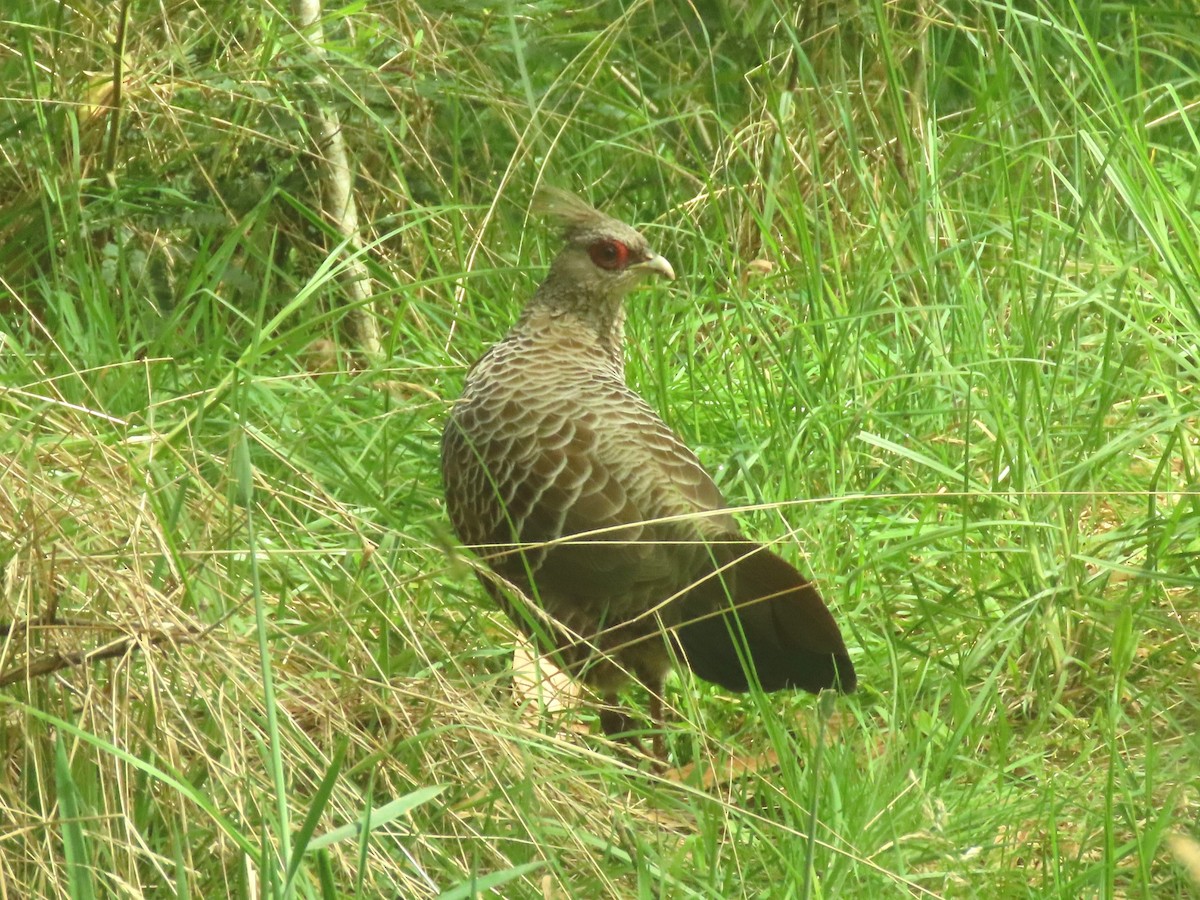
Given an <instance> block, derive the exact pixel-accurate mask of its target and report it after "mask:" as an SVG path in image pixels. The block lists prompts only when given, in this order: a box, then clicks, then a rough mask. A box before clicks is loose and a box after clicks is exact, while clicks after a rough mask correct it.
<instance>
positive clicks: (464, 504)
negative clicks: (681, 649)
mask: <svg viewBox="0 0 1200 900" xmlns="http://www.w3.org/2000/svg"><path fill="white" fill-rule="evenodd" d="M564 396H570V397H572V399H571V400H570V401H567V400H562V399H557V400H556V399H555V398H562V397H564ZM579 396H580V394H579V393H578V392H575V391H557V392H554V393H553V394H548V393H547V392H545V391H537V392H536V393H535V394H534V395H533V396H529V397H522V398H516V399H511V400H509V401H507V402H505V403H496V402H495V400H494V398H492V402H489V403H486V404H485V403H478V404H466V405H464V406H462V407H461V408H459V409H456V411H455V413H454V415H453V416H452V417H451V421H450V422H449V423H448V426H447V429H446V432H445V435H444V438H443V467H444V472H443V476H444V480H445V483H446V486H447V503H448V507H449V511H450V514H451V518H452V519H453V521H454V525H455V529H456V531H458V533H459V536H460V537H461V538H462V539H463V541H464V542H465V543H468V544H474V545H477V546H480V545H482V546H480V549H481V552H482V553H483V555H484V556H485V557H489V563H490V564H491V565H492V567H493V568H494V569H496V571H498V572H499V573H500V574H501V575H504V576H505V577H506V578H509V579H510V580H512V581H514V582H516V583H517V584H518V585H521V586H523V587H526V586H530V587H531V586H532V585H531V584H530V583H531V582H536V591H537V592H538V593H539V594H540V595H541V598H542V602H543V605H544V606H545V607H546V608H547V610H548V611H549V612H551V613H552V614H556V611H555V610H554V609H553V608H552V607H553V606H554V605H555V602H554V601H555V598H562V602H564V603H568V602H569V603H571V604H585V605H592V604H599V603H603V604H605V605H606V607H607V609H608V610H609V611H610V612H616V613H619V612H620V610H619V609H618V608H617V607H619V606H621V605H629V606H631V607H635V606H637V605H638V604H645V605H653V603H656V602H659V601H661V600H664V599H666V598H667V597H668V596H670V595H671V593H673V592H675V591H678V590H682V589H684V588H686V587H687V586H688V584H690V579H691V578H692V577H693V575H694V574H695V573H696V572H697V570H698V568H699V567H700V566H701V564H702V561H703V559H704V558H705V556H706V555H707V554H706V551H705V550H704V548H703V546H702V544H701V543H700V541H701V540H702V538H703V529H704V528H712V529H714V530H718V531H719V530H731V529H734V528H736V526H735V525H734V523H733V520H732V519H731V518H730V517H729V516H728V515H727V514H723V513H721V514H718V515H716V516H712V517H710V518H711V519H712V520H713V521H712V524H711V525H709V524H708V518H709V517H706V518H705V519H699V520H697V519H695V518H687V517H689V516H694V514H696V513H707V512H711V511H714V510H720V508H721V507H722V506H723V499H722V497H721V493H720V491H719V490H718V489H717V487H716V485H715V484H714V483H713V481H712V479H711V478H710V477H709V476H708V474H707V473H706V472H705V471H704V469H703V467H702V466H701V465H700V462H699V460H697V459H696V457H695V455H694V454H693V453H692V452H691V451H690V450H689V449H688V448H687V447H686V446H685V445H684V444H683V442H682V441H680V440H679V438H677V437H676V436H675V434H674V433H673V432H672V431H671V430H670V428H668V427H667V425H666V424H665V423H664V422H663V421H662V420H661V419H660V418H659V416H658V415H657V414H656V413H655V412H654V410H653V409H651V408H650V406H649V405H647V404H646V403H645V402H644V401H643V400H642V399H641V398H640V397H638V396H637V394H635V393H634V392H633V391H631V390H630V389H629V388H627V387H626V386H625V385H623V384H620V383H618V382H616V381H615V380H614V381H612V382H610V383H600V384H592V385H590V386H589V391H588V393H587V395H586V396H587V397H588V402H586V403H580V402H579ZM501 423H502V424H501ZM672 517H674V518H672ZM517 544H520V545H523V548H522V549H521V550H520V551H519V552H518V551H517V550H516V546H515V545H517ZM531 576H532V577H531ZM648 597H653V599H650V600H647V598H648ZM645 605H644V606H643V609H644V608H645Z"/></svg>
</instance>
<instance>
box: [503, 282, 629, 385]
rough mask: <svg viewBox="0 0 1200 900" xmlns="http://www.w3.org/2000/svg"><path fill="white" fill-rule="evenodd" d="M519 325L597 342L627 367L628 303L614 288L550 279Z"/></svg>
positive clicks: (521, 318)
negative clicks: (607, 289) (603, 289)
mask: <svg viewBox="0 0 1200 900" xmlns="http://www.w3.org/2000/svg"><path fill="white" fill-rule="evenodd" d="M517 327H518V328H521V329H525V330H536V331H543V330H551V331H556V332H560V333H567V334H569V335H570V336H571V337H574V338H576V339H583V340H587V341H588V342H589V343H591V342H595V344H596V345H597V346H598V347H599V349H600V350H601V351H602V352H603V353H604V354H605V355H606V356H608V357H609V359H611V360H612V362H613V363H614V364H616V366H617V368H618V369H619V370H621V371H624V368H625V303H624V297H623V296H620V295H618V296H613V295H612V294H611V292H599V291H594V290H592V291H589V290H588V289H587V288H586V287H584V286H581V285H579V284H571V285H558V284H555V283H554V280H553V279H547V280H546V281H544V282H543V283H542V285H541V287H539V288H538V289H537V292H536V293H535V294H534V295H533V298H532V299H531V300H530V301H529V303H528V304H526V306H525V308H524V309H523V310H522V311H521V316H520V318H518V320H517Z"/></svg>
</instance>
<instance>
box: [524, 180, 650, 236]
mask: <svg viewBox="0 0 1200 900" xmlns="http://www.w3.org/2000/svg"><path fill="white" fill-rule="evenodd" d="M530 211H531V212H532V213H533V214H534V215H535V216H539V217H541V218H545V219H549V220H550V221H552V222H554V223H555V224H557V225H558V226H559V227H560V228H561V229H562V236H563V238H564V239H565V240H568V241H569V240H571V239H572V238H574V237H576V236H577V235H579V234H582V233H584V232H595V231H599V230H602V229H603V228H604V227H605V226H609V227H611V226H614V225H615V226H617V227H618V228H628V227H629V226H628V225H625V224H624V223H622V222H619V221H618V220H616V219H614V218H612V217H610V216H606V215H605V214H604V213H602V212H600V211H599V210H598V209H596V208H595V207H594V206H592V205H591V204H590V203H588V202H587V201H586V200H584V199H582V198H581V197H578V196H576V195H575V194H572V193H571V192H570V191H564V190H563V189H562V188H556V187H542V188H539V189H538V192H537V193H536V194H535V195H534V197H533V205H532V206H531V207H530Z"/></svg>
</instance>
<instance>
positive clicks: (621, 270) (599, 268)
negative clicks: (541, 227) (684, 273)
mask: <svg viewBox="0 0 1200 900" xmlns="http://www.w3.org/2000/svg"><path fill="white" fill-rule="evenodd" d="M533 211H534V212H535V213H536V214H538V215H541V216H544V217H545V218H547V219H550V220H551V221H553V222H555V223H556V224H558V225H559V226H560V228H561V230H562V236H563V240H565V241H566V246H565V247H564V248H563V250H562V252H561V253H559V255H558V256H557V257H556V258H555V260H554V263H553V264H552V265H551V268H550V274H551V278H552V279H553V280H554V281H556V282H559V283H560V284H561V283H566V284H573V285H575V287H576V289H577V290H579V291H581V292H584V293H588V294H593V295H596V294H599V295H600V296H602V297H606V298H612V299H620V298H621V297H624V296H625V294H627V293H628V292H629V291H630V290H632V289H633V288H635V287H637V285H639V284H640V283H642V282H643V281H644V280H645V279H646V278H648V277H650V276H652V275H659V276H661V277H663V278H665V279H667V280H668V281H673V280H674V279H675V270H674V269H672V268H671V264H670V263H669V262H667V260H666V259H665V258H664V257H662V256H659V255H658V254H657V253H655V252H654V251H653V250H651V249H650V245H649V243H647V241H646V239H645V238H644V237H643V236H642V235H641V233H640V232H638V231H637V230H636V229H634V228H631V227H630V226H628V225H626V224H625V223H624V222H619V221H617V220H616V219H614V218H612V217H611V216H606V215H604V213H602V212H600V211H598V210H596V209H594V208H593V207H592V206H591V205H589V204H588V203H586V202H584V201H583V200H581V199H580V198H578V197H576V196H575V195H574V194H571V193H568V192H567V191H563V190H559V189H557V188H542V189H541V190H540V191H539V192H538V194H537V196H536V197H535V198H534V201H533Z"/></svg>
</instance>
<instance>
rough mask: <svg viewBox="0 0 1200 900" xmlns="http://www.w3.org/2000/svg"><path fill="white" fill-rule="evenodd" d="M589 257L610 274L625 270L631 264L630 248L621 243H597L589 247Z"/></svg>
mask: <svg viewBox="0 0 1200 900" xmlns="http://www.w3.org/2000/svg"><path fill="white" fill-rule="evenodd" d="M588 255H589V256H591V258H592V262H594V263H595V264H596V265H598V266H599V267H600V268H601V269H608V271H610V272H615V271H616V270H617V269H623V268H625V266H626V264H627V263H628V262H629V248H628V247H626V246H625V245H624V244H622V243H621V242H620V241H608V240H604V241H596V243H594V244H592V245H591V246H590V247H588Z"/></svg>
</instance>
